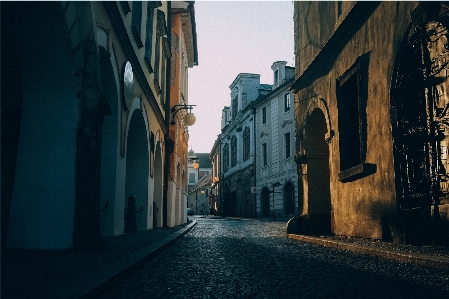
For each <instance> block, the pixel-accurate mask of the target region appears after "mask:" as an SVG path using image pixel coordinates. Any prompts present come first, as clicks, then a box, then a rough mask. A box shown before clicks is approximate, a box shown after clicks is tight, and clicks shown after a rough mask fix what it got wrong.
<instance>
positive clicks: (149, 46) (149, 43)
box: [133, 1, 158, 73]
mask: <svg viewBox="0 0 449 299" xmlns="http://www.w3.org/2000/svg"><path fill="white" fill-rule="evenodd" d="M133 3H134V2H133ZM157 3H158V2H156V1H149V2H148V6H147V16H148V17H147V26H146V29H147V30H146V37H145V58H144V59H145V63H146V65H147V67H148V69H149V70H150V73H152V72H153V67H152V65H151V55H152V53H153V26H154V9H155V8H156V7H157V5H156V4H157Z"/></svg>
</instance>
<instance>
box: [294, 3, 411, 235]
mask: <svg viewBox="0 0 449 299" xmlns="http://www.w3.org/2000/svg"><path fill="white" fill-rule="evenodd" d="M327 5H329V6H332V5H334V4H333V3H328V4H327ZM416 5H417V3H416V2H401V3H397V2H382V3H380V4H379V5H378V6H377V8H376V9H375V10H374V12H373V13H372V14H371V15H370V16H369V18H368V19H367V20H366V21H360V20H359V21H355V24H357V25H354V26H356V31H355V33H354V35H353V36H352V37H351V38H349V39H348V40H347V43H346V44H344V45H341V51H340V52H338V53H337V55H335V59H334V60H328V61H326V64H327V66H326V67H324V69H326V68H327V70H328V71H327V72H325V73H324V72H323V75H322V76H320V77H316V78H315V79H314V81H313V82H311V83H310V84H309V85H308V87H306V88H304V89H302V90H300V91H299V92H298V93H297V96H296V97H295V99H296V101H297V102H300V103H301V104H300V105H298V106H296V111H295V113H296V118H297V130H298V131H302V130H303V124H304V123H305V119H306V117H307V114H308V113H311V112H312V111H309V110H308V107H309V106H313V104H312V102H314V101H315V102H317V101H322V102H323V103H324V105H322V106H321V108H319V107H318V106H317V108H318V109H321V110H323V114H325V115H327V113H328V112H327V111H326V109H328V110H329V119H328V121H327V125H328V130H329V131H330V130H334V131H335V136H334V137H333V138H332V139H331V140H329V141H330V143H329V166H330V186H331V205H332V210H333V217H334V233H336V234H341V235H350V236H359V237H367V238H374V239H380V238H381V236H382V229H381V218H382V217H383V216H388V215H392V214H394V212H395V209H396V206H395V204H396V199H395V185H394V165H393V150H392V133H391V124H390V112H389V109H390V94H389V90H390V86H391V77H392V69H393V66H394V55H395V53H396V52H397V50H398V46H399V43H400V41H401V39H402V37H403V36H404V34H405V32H406V30H407V28H408V26H409V24H410V15H411V11H412V10H413V8H414V7H416ZM309 6H310V10H309V15H308V18H307V19H306V22H305V24H304V26H303V28H302V30H306V31H307V32H308V33H309V35H310V36H321V37H328V36H329V32H332V30H333V26H334V25H333V24H334V23H333V22H328V21H325V20H324V19H323V20H322V22H321V23H320V24H322V25H321V26H312V25H313V24H317V23H316V21H318V20H319V19H320V18H324V17H330V16H332V15H333V11H332V8H331V7H328V8H327V7H326V5H325V3H318V2H316V3H311V4H310V5H309ZM323 11H325V12H326V13H327V14H328V15H327V16H326V14H324V15H320V13H322V12H323ZM352 17H354V16H352ZM332 19H335V18H330V20H332ZM309 20H310V21H312V20H314V21H313V22H310V21H309ZM301 22H304V21H300V27H302V25H301ZM324 24H328V26H326V25H324ZM393 24H394V26H393ZM322 27H328V28H322ZM322 32H325V34H320V33H322ZM322 43H323V41H322V42H320V43H319V44H318V46H317V47H315V48H314V49H315V50H312V48H311V49H310V50H304V51H303V52H301V54H300V55H299V60H301V61H302V62H301V63H304V64H302V66H301V63H300V67H299V69H300V70H304V69H305V68H307V63H308V62H310V60H307V58H306V57H310V56H314V55H315V53H317V52H316V51H318V50H319V48H320V46H319V45H320V44H322ZM338 49H339V47H337V49H336V50H338ZM361 55H366V56H367V57H368V60H369V66H368V70H369V71H368V78H367V86H368V87H367V91H366V93H367V101H366V123H367V128H366V130H367V132H366V133H367V136H366V143H367V151H366V162H367V163H372V164H375V167H376V171H375V173H374V174H371V175H367V176H365V177H363V178H360V179H357V180H354V181H352V182H342V181H339V179H338V174H339V173H340V151H339V133H338V109H337V98H336V88H337V86H336V84H337V83H336V82H337V81H336V79H337V78H338V77H339V76H340V75H342V74H343V73H344V72H345V71H346V70H348V69H349V68H350V67H351V66H352V65H353V64H354V63H355V60H356V58H357V57H359V56H361ZM315 56H316V55H315ZM321 67H323V66H321ZM300 72H301V71H300ZM323 107H327V108H324V109H323ZM298 126H299V127H298ZM328 133H330V132H328ZM303 141H304V140H301V139H299V140H298V142H299V143H298V144H297V145H298V146H299V149H301V148H302V145H301V142H303ZM306 185H307V184H306ZM305 201H307V199H306V198H305Z"/></svg>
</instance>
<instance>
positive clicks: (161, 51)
mask: <svg viewBox="0 0 449 299" xmlns="http://www.w3.org/2000/svg"><path fill="white" fill-rule="evenodd" d="M187 5H189V8H190V10H189V12H186V13H187V14H189V13H190V12H193V7H192V5H190V3H187ZM171 13H172V9H171V6H170V2H166V1H164V2H161V1H150V2H137V1H135V2H128V1H122V2H76V1H75V2H38V1H37V2H22V1H20V2H2V3H1V35H2V41H1V42H2V45H1V48H2V51H1V61H2V67H1V77H2V83H1V84H2V91H1V92H2V93H1V97H2V102H1V110H2V112H1V113H2V116H1V130H2V131H1V135H2V166H1V172H2V182H1V183H2V186H1V192H2V193H1V204H2V209H1V210H2V217H1V218H2V246H8V247H13V248H32V249H67V248H79V249H97V248H101V247H102V246H103V239H102V238H103V236H115V235H120V234H123V233H124V232H125V231H126V230H127V225H130V223H129V220H127V219H129V218H128V217H126V213H127V211H128V210H129V207H128V204H129V203H128V198H129V197H130V196H133V197H134V199H135V202H133V204H135V209H136V210H135V211H134V210H133V211H131V210H130V212H132V213H134V219H135V221H136V226H135V227H136V229H137V230H147V229H151V228H153V227H160V226H163V225H164V223H166V222H167V218H170V215H167V213H170V210H168V212H167V207H166V206H167V198H166V197H167V192H164V188H163V187H164V186H163V185H164V184H163V182H164V181H167V179H165V180H164V175H167V174H168V171H164V164H165V161H166V159H165V154H166V153H167V151H168V150H169V149H167V147H169V146H168V145H170V144H171V143H170V142H166V141H167V140H166V139H167V133H168V126H169V125H168V123H169V119H170V106H169V105H170V101H169V99H170V93H169V90H170V88H169V85H168V83H170V82H171V80H170V77H169V75H170V73H169V72H168V71H167V70H169V69H170V57H171V54H172V49H171V43H170V40H169V36H170V32H171ZM193 28H194V26H193ZM194 35H195V34H194V33H192V34H190V37H191V38H193V37H194ZM190 45H191V48H192V49H193V48H195V51H192V52H195V54H196V40H195V42H194V43H191V44H190ZM173 52H176V51H173ZM178 52H180V51H178ZM178 54H179V53H178ZM192 61H193V58H192ZM172 75H175V74H174V72H172ZM185 77H186V75H185ZM175 96H177V95H175ZM179 96H180V95H179ZM177 99H178V98H177ZM174 101H175V100H174ZM178 101H179V99H178V100H176V101H175V102H178ZM180 122H182V120H180ZM167 144H168V145H167ZM186 148H187V146H185V150H184V155H183V154H182V153H181V152H179V153H178V154H179V155H180V156H186V155H187V152H186ZM184 160H185V159H184ZM186 165H187V163H186V162H185V161H182V162H181V166H180V167H185V168H187V167H186ZM179 184H180V185H182V186H184V188H187V184H186V180H184V184H181V183H179ZM169 202H170V201H169ZM156 206H157V207H158V208H156V209H155V207H156ZM172 213H174V211H172ZM177 213H178V214H179V215H182V214H183V213H182V212H181V211H180V210H178V211H177ZM180 219H181V218H179V219H178V222H177V224H179V223H180V222H181V220H180ZM184 219H185V218H184Z"/></svg>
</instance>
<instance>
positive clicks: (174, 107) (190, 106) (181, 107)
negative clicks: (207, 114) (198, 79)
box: [171, 104, 196, 125]
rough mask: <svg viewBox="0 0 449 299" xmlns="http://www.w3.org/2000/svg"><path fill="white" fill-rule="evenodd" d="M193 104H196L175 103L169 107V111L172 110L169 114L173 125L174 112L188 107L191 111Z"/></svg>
mask: <svg viewBox="0 0 449 299" xmlns="http://www.w3.org/2000/svg"><path fill="white" fill-rule="evenodd" d="M193 106H196V105H181V104H179V105H175V106H173V107H172V108H171V112H172V116H171V124H172V125H174V124H175V115H176V113H178V112H179V111H180V110H184V109H185V110H187V109H189V112H190V113H191V112H192V109H193Z"/></svg>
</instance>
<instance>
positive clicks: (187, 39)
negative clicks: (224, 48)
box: [164, 1, 198, 227]
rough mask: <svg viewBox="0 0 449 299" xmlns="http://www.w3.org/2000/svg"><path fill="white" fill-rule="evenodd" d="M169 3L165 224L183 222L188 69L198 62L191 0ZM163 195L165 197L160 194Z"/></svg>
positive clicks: (184, 214)
mask: <svg viewBox="0 0 449 299" xmlns="http://www.w3.org/2000/svg"><path fill="white" fill-rule="evenodd" d="M170 4H171V28H172V32H171V38H170V39H171V51H172V55H171V65H170V70H169V73H170V79H169V82H170V107H169V108H170V112H171V115H172V117H171V121H170V125H168V138H167V140H169V142H170V144H171V146H172V147H173V150H172V151H168V152H167V160H166V169H167V173H168V176H167V177H166V179H167V183H166V184H164V186H166V190H165V191H166V192H167V200H168V202H167V205H166V206H167V209H168V211H167V215H170V216H169V217H168V218H167V220H168V221H167V223H166V225H167V226H169V227H172V226H175V225H179V224H181V223H185V222H186V221H187V218H186V210H185V209H186V206H187V197H188V186H187V180H188V169H189V168H188V164H189V163H188V161H187V151H188V141H189V130H188V126H187V122H186V121H184V119H185V118H186V117H188V114H187V113H188V112H190V110H191V109H186V108H187V107H190V108H191V107H192V106H189V99H188V88H187V87H188V69H189V68H192V67H194V66H196V65H198V50H197V44H196V27H195V26H196V25H195V24H196V22H195V9H194V2H193V1H173V2H170ZM164 198H165V197H164Z"/></svg>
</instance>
